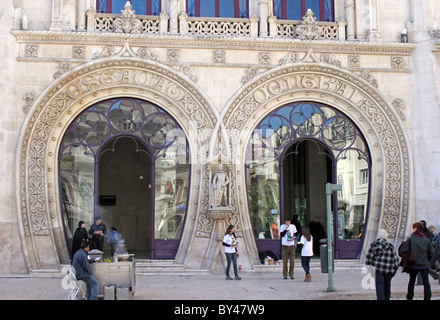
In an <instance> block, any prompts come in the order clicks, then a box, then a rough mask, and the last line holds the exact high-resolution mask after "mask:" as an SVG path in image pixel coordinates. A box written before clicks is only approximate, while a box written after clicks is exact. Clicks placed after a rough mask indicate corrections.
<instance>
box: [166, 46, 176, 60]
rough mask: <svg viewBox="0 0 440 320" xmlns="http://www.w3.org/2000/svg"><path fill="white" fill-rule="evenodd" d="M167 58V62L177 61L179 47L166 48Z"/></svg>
mask: <svg viewBox="0 0 440 320" xmlns="http://www.w3.org/2000/svg"><path fill="white" fill-rule="evenodd" d="M167 59H168V62H179V49H168V50H167Z"/></svg>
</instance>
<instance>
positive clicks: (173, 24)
mask: <svg viewBox="0 0 440 320" xmlns="http://www.w3.org/2000/svg"><path fill="white" fill-rule="evenodd" d="M169 4H170V31H169V33H172V34H176V33H178V29H177V28H178V16H179V14H178V11H179V10H178V9H179V0H170V2H169Z"/></svg>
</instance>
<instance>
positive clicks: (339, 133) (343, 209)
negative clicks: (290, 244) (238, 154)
mask: <svg viewBox="0 0 440 320" xmlns="http://www.w3.org/2000/svg"><path fill="white" fill-rule="evenodd" d="M370 166H371V165H370V156H369V151H368V147H367V145H366V143H365V140H364V138H363V136H362V134H361V132H360V131H359V129H358V128H357V127H356V126H355V124H354V123H353V122H352V121H351V120H350V119H348V118H347V117H346V116H345V115H344V114H342V113H340V112H338V111H336V110H335V109H333V108H331V107H329V106H325V105H322V104H319V103H311V102H296V103H292V104H288V105H285V106H283V107H281V108H279V109H277V110H275V111H273V112H271V113H270V114H269V115H267V116H266V117H265V118H264V119H263V120H262V121H261V122H260V123H259V124H258V126H257V127H256V128H255V129H254V131H253V134H252V136H251V139H250V141H249V143H248V145H247V149H246V177H247V190H248V201H249V210H250V216H251V220H252V228H253V232H254V236H255V239H256V241H257V247H258V248H259V251H265V250H272V251H274V252H276V251H277V250H278V249H280V247H279V243H280V242H279V240H277V239H279V233H278V230H279V228H280V225H281V224H282V223H283V221H284V220H285V219H286V218H288V217H289V218H292V216H293V215H294V214H296V215H298V220H299V222H300V223H301V225H309V226H310V227H311V229H312V226H313V227H315V232H317V231H316V230H318V228H317V227H320V228H321V229H322V228H324V227H325V225H326V223H325V217H326V214H325V213H326V209H325V205H326V204H325V190H324V187H325V184H326V183H338V184H341V185H342V191H339V192H338V194H337V197H335V198H334V201H333V204H332V206H333V214H334V217H335V226H336V225H337V227H335V230H334V231H335V232H337V233H338V237H337V239H338V245H337V246H338V248H341V250H342V251H343V250H344V248H346V249H345V250H350V249H347V247H349V246H351V247H353V246H352V245H353V242H352V241H353V240H361V239H362V234H363V230H364V226H365V221H366V215H367V212H368V193H369V171H370ZM312 234H313V233H312ZM323 237H325V234H319V235H317V236H316V237H315V239H317V240H316V241H315V242H316V244H318V243H319V239H321V238H323ZM344 241H345V242H344ZM358 243H360V241H358ZM344 246H345V247H344ZM359 246H360V245H359ZM358 248H360V247H356V249H355V250H357V249H358ZM357 253H358V252H355V253H352V252H350V253H348V255H354V258H356V254H357ZM351 257H352V258H353V256H351Z"/></svg>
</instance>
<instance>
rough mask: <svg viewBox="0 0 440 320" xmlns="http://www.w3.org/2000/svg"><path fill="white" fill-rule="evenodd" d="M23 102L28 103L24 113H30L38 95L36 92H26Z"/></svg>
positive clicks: (24, 107)
mask: <svg viewBox="0 0 440 320" xmlns="http://www.w3.org/2000/svg"><path fill="white" fill-rule="evenodd" d="M23 100H24V102H25V103H26V104H25V105H24V106H23V112H24V113H28V112H29V110H30V109H31V107H32V105H33V104H34V102H35V100H37V93H36V92H35V91H33V90H32V91H26V92H25V93H24V96H23Z"/></svg>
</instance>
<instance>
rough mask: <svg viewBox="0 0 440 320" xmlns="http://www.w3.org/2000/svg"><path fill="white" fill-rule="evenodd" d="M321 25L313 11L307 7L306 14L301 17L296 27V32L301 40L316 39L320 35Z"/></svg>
mask: <svg viewBox="0 0 440 320" xmlns="http://www.w3.org/2000/svg"><path fill="white" fill-rule="evenodd" d="M322 30H323V28H322V26H320V25H318V23H317V22H316V18H315V17H314V14H313V11H312V10H311V9H308V10H307V12H306V15H305V16H304V17H303V19H302V22H301V24H300V25H299V26H297V27H296V33H297V34H298V38H299V39H301V40H316V39H319V38H320V37H321V34H322Z"/></svg>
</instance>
